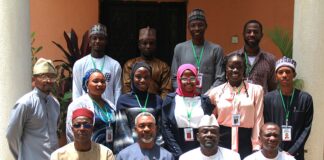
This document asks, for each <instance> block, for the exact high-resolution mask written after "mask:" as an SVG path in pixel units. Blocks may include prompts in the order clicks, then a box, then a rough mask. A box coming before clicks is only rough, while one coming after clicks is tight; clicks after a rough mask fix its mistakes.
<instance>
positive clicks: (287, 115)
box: [279, 89, 295, 125]
mask: <svg viewBox="0 0 324 160" xmlns="http://www.w3.org/2000/svg"><path fill="white" fill-rule="evenodd" d="M279 93H280V97H281V102H282V105H283V107H284V109H285V114H286V116H285V118H286V125H288V118H289V114H290V111H289V107H290V106H291V104H292V101H293V99H294V95H295V89H294V90H293V93H292V95H291V99H290V103H289V106H286V103H285V101H284V99H283V96H282V92H281V90H279ZM287 105H288V104H287Z"/></svg>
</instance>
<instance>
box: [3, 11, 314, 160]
mask: <svg viewBox="0 0 324 160" xmlns="http://www.w3.org/2000/svg"><path fill="white" fill-rule="evenodd" d="M206 29H207V20H206V17H205V14H204V11H203V10H201V9H194V10H193V11H192V12H191V13H190V14H189V16H188V30H189V31H190V34H191V37H192V39H191V40H188V41H186V42H183V43H180V44H178V45H176V46H175V49H174V55H173V61H172V66H171V69H170V67H169V66H168V65H167V64H166V63H165V62H163V61H161V60H159V59H157V58H155V57H154V52H155V51H156V30H155V29H154V28H151V27H145V28H142V29H140V31H139V42H138V48H139V51H140V53H141V56H140V57H137V58H134V59H130V60H128V61H127V62H126V63H125V64H124V67H123V69H121V66H120V64H119V63H118V62H117V61H116V60H114V59H112V58H111V57H109V56H107V55H106V53H105V46H106V43H107V30H106V27H105V26H104V25H102V24H96V25H94V26H93V27H92V28H91V29H90V31H89V39H90V41H89V46H90V47H91V53H90V54H89V55H87V56H86V57H83V58H82V59H80V60H78V61H77V62H76V63H75V64H74V67H73V89H72V92H73V101H72V103H71V104H70V105H69V107H68V111H67V117H66V138H67V141H68V142H69V143H68V144H67V145H65V146H63V147H61V148H58V147H59V146H58V140H57V135H56V131H57V124H58V119H59V103H58V101H57V100H56V99H55V98H54V97H53V96H52V95H51V94H50V92H51V89H52V86H53V84H54V82H55V80H56V70H55V67H54V65H53V63H52V61H51V60H46V59H44V58H40V59H39V60H38V61H37V62H36V64H35V66H34V68H33V81H34V82H35V88H34V89H33V91H31V92H30V93H28V94H26V95H24V96H23V97H22V98H20V99H19V100H18V101H17V102H16V104H15V106H14V108H13V111H12V113H11V115H10V119H9V125H8V130H7V135H6V136H7V140H8V143H9V148H10V150H11V152H12V153H13V155H14V157H15V158H16V159H53V160H56V159H109V160H110V159H115V158H116V159H118V160H124V159H141V160H142V159H160V160H162V159H163V160H169V159H170V160H172V159H181V160H186V159H219V160H222V159H231V160H236V159H246V160H251V159H261V160H262V159H278V160H279V159H286V160H291V159H294V158H295V159H297V160H303V159H304V145H305V142H306V140H307V138H308V136H309V134H310V130H311V124H312V118H313V102H312V97H311V96H310V95H309V94H308V93H306V92H304V91H301V90H298V89H296V88H294V86H293V80H294V77H295V76H296V62H295V61H294V60H292V59H290V58H287V57H283V58H281V59H279V60H278V61H277V62H276V60H275V58H274V56H273V55H272V54H270V53H268V52H265V51H263V50H262V49H261V48H260V46H259V43H260V41H261V39H262V36H263V31H262V25H261V23H260V22H259V21H256V20H250V21H248V22H247V23H246V24H245V25H244V28H243V37H244V42H245V43H244V47H243V48H242V49H240V50H237V51H234V52H231V53H229V54H227V55H226V56H224V53H223V49H222V48H221V46H220V45H218V44H214V43H212V42H209V41H207V40H205V38H204V33H205V30H206ZM172 91H174V92H172Z"/></svg>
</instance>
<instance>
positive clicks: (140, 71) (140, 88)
mask: <svg viewBox="0 0 324 160" xmlns="http://www.w3.org/2000/svg"><path fill="white" fill-rule="evenodd" d="M130 77H131V88H132V90H131V92H129V93H126V94H123V95H121V96H120V97H119V99H118V101H117V105H116V108H117V112H118V115H119V117H122V119H120V118H119V119H117V122H116V123H118V124H119V125H118V124H117V125H118V126H119V127H117V128H118V129H119V132H123V129H124V128H125V126H123V124H125V121H126V125H127V126H128V127H129V128H130V129H131V135H128V134H127V133H124V135H122V137H119V138H116V139H115V141H117V142H115V144H117V145H118V146H119V147H120V148H121V149H122V148H125V147H127V146H128V145H130V144H132V143H134V142H136V141H137V140H136V139H137V135H136V133H135V131H134V127H135V117H136V116H137V115H138V114H139V113H141V112H150V113H152V114H153V115H154V116H155V118H156V120H157V122H158V123H159V119H160V115H161V106H162V99H161V97H160V96H159V95H157V94H152V93H149V92H148V89H149V86H150V81H151V77H152V69H151V67H150V66H149V65H148V64H146V63H145V62H137V63H135V64H134V65H133V67H132V71H131V73H130ZM118 129H117V131H118ZM158 135H159V134H158ZM159 137H160V138H161V136H158V140H157V143H158V144H161V143H162V142H161V139H160V138H159ZM130 138H132V139H130Z"/></svg>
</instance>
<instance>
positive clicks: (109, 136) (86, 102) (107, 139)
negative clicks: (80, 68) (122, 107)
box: [66, 69, 116, 151]
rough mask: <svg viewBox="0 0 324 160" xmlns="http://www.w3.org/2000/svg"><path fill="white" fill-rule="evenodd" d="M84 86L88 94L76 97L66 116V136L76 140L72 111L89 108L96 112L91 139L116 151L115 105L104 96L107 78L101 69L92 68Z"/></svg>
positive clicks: (68, 138) (68, 139)
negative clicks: (114, 144) (73, 130)
mask: <svg viewBox="0 0 324 160" xmlns="http://www.w3.org/2000/svg"><path fill="white" fill-rule="evenodd" d="M82 88H83V90H84V91H85V92H87V93H86V94H84V95H83V96H81V97H79V98H77V99H75V100H74V101H73V102H72V103H71V104H70V105H69V107H68V112H67V117H66V138H67V141H68V142H71V141H73V140H74V138H73V132H72V129H71V126H72V113H73V111H74V110H76V109H78V108H87V109H89V110H91V111H92V112H93V113H94V128H93V134H92V137H91V140H92V141H94V142H96V143H100V144H103V145H105V146H106V147H108V148H110V149H111V150H112V151H114V148H113V142H114V134H113V133H114V128H115V121H116V120H115V110H116V108H115V106H114V104H113V103H112V102H110V101H109V100H107V99H104V98H102V94H103V93H104V91H105V89H106V78H105V76H104V75H103V73H102V72H101V71H100V70H97V69H91V70H89V71H88V72H86V75H85V76H84V77H83V81H82Z"/></svg>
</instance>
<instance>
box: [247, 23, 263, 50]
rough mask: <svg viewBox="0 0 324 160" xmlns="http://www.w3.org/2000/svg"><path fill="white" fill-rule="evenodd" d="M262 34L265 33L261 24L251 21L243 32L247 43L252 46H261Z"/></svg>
mask: <svg viewBox="0 0 324 160" xmlns="http://www.w3.org/2000/svg"><path fill="white" fill-rule="evenodd" d="M262 36H263V33H262V31H261V28H260V26H259V24H257V23H249V24H248V25H246V28H245V29H244V33H243V37H244V42H245V45H247V46H249V47H251V48H257V47H259V43H260V41H261V39H262Z"/></svg>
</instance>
